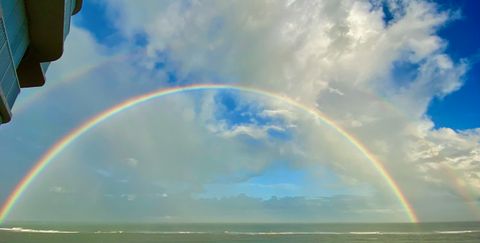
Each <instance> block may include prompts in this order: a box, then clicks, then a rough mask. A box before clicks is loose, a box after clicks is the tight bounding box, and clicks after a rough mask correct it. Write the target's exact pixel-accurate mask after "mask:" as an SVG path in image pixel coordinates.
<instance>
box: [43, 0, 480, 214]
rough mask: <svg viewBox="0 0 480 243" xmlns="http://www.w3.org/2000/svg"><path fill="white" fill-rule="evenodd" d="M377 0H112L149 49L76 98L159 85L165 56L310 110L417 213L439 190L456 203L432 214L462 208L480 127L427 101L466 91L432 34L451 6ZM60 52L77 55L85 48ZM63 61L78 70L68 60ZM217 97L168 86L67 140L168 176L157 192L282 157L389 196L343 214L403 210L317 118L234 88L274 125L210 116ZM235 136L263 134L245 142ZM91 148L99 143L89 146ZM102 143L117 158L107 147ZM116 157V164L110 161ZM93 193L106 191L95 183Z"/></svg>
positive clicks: (123, 22)
mask: <svg viewBox="0 0 480 243" xmlns="http://www.w3.org/2000/svg"><path fill="white" fill-rule="evenodd" d="M379 3H380V2H377V1H350V0H342V1H337V0H332V1H290V2H288V3H287V2H281V1H228V2H226V1H216V2H202V1H192V2H186V1H117V0H115V1H112V0H111V1H107V2H106V4H107V6H108V7H109V11H110V12H109V14H110V16H111V17H112V20H113V21H112V23H114V24H116V25H117V27H118V30H119V31H120V32H121V33H122V34H123V35H124V36H125V37H126V38H127V39H128V38H130V39H133V38H134V36H135V35H136V34H138V33H142V34H145V35H146V37H147V40H148V44H147V46H146V47H145V50H143V51H144V54H145V56H142V55H138V56H135V58H136V59H135V63H125V64H118V66H115V67H110V68H111V69H112V72H111V73H107V72H105V73H102V76H101V77H102V80H104V81H103V82H98V80H97V82H90V83H88V82H86V84H85V88H84V89H83V90H81V91H77V92H81V93H82V94H83V97H82V98H84V97H87V94H88V97H96V98H95V99H93V98H92V99H93V100H88V101H83V100H82V102H84V103H83V104H84V105H85V106H88V105H89V104H95V103H99V102H98V100H101V101H102V102H111V103H115V102H114V101H115V99H114V98H111V97H110V98H108V97H105V96H102V94H105V93H109V94H112V95H111V96H112V97H113V96H114V97H116V98H118V97H124V96H121V95H118V93H115V92H119V91H118V90H125V89H127V90H128V91H131V90H134V91H136V94H137V93H142V92H141V91H142V90H143V91H146V90H151V87H158V84H159V83H160V86H161V85H164V83H165V82H164V81H165V80H164V79H161V78H160V79H158V77H160V76H154V75H151V74H150V73H149V72H148V70H149V68H151V67H152V66H154V64H155V62H166V67H165V68H166V69H167V71H172V72H175V74H176V75H177V76H178V79H179V80H182V81H181V82H221V83H231V84H241V85H249V86H253V87H257V88H261V89H265V90H268V91H272V92H276V93H279V94H282V95H286V96H288V97H291V98H293V99H295V100H298V101H300V102H302V103H305V104H306V105H308V106H311V107H317V108H318V109H319V110H321V111H322V112H324V113H325V114H326V115H328V116H329V117H330V118H331V119H333V120H334V121H335V122H336V123H337V124H339V125H340V126H342V127H343V128H345V129H346V130H347V131H349V132H350V133H351V134H352V135H353V136H355V137H356V138H358V140H359V141H361V142H362V143H363V144H364V145H365V146H366V147H367V148H368V149H369V150H370V151H371V152H372V153H374V154H375V155H376V156H377V157H378V158H379V159H380V160H381V161H382V162H383V163H384V165H385V167H386V168H387V169H388V170H389V171H390V172H391V173H392V176H393V177H394V178H395V179H396V180H397V181H398V184H399V185H400V186H401V187H402V189H403V190H404V192H405V193H406V195H407V197H408V198H409V199H411V201H412V202H413V204H414V206H416V207H417V209H418V211H421V210H426V211H428V210H429V208H428V202H429V201H431V200H432V199H435V200H437V199H438V198H442V199H445V198H447V199H449V200H450V199H451V201H449V200H444V201H443V202H444V203H442V204H441V205H439V206H438V208H437V209H438V210H439V211H446V210H445V209H448V206H449V205H460V204H461V203H462V200H464V199H462V198H460V197H463V196H464V195H460V194H461V193H458V195H455V196H453V197H451V194H452V193H451V191H462V190H463V191H469V193H470V194H471V200H474V199H475V198H476V197H478V196H479V195H480V189H479V188H480V179H479V178H480V168H479V166H480V165H479V164H480V162H479V154H480V152H479V151H480V149H479V138H480V132H479V130H478V129H477V130H475V129H473V130H468V131H454V130H452V129H448V128H442V129H436V128H434V124H433V122H432V121H430V119H429V118H428V117H426V115H425V113H426V110H427V108H428V105H429V103H430V101H431V100H432V99H434V98H436V97H439V98H441V97H444V96H446V95H448V94H450V93H452V92H454V91H456V90H457V89H459V87H461V85H462V76H463V75H464V73H465V72H466V70H467V63H464V62H460V63H456V62H454V61H452V59H451V58H450V57H449V56H448V55H446V54H445V52H444V51H445V47H446V44H447V43H446V42H445V41H444V40H442V39H441V38H440V37H439V36H438V35H437V34H436V31H437V30H438V29H439V28H441V27H442V26H443V25H445V24H446V23H447V22H448V21H449V19H451V18H452V15H451V13H448V12H440V11H439V10H438V7H437V6H436V5H435V4H433V3H431V2H428V1H420V0H412V1H393V0H392V1H388V5H389V6H390V8H391V11H392V13H393V15H394V19H393V20H391V21H390V22H389V23H385V22H384V20H383V17H384V13H383V11H382V8H381V7H380V5H379ZM372 4H373V5H372ZM72 33H73V35H72V37H70V38H72V39H73V36H77V37H76V38H78V39H85V40H88V42H92V43H90V44H89V45H87V46H86V47H85V49H87V50H99V49H98V48H99V46H98V45H97V44H98V43H94V40H93V39H92V38H91V36H89V35H88V33H85V31H82V30H75V29H74V30H73V32H72ZM75 33H77V34H75ZM68 48H69V50H70V49H72V50H73V49H75V50H77V51H75V52H78V51H80V52H81V49H83V48H73V47H68ZM136 51H137V50H136ZM91 52H93V53H75V54H76V55H77V54H78V56H79V57H80V59H79V60H78V62H81V63H83V62H85V60H84V57H85V58H90V57H96V56H98V53H97V51H91ZM100 53H101V48H100ZM142 54H143V52H142ZM102 60H103V59H102ZM68 63H70V64H69V65H72V66H75V65H74V64H77V61H76V60H70V61H68ZM399 64H408V65H406V66H409V65H410V66H412V70H408V71H409V72H412V73H413V75H411V77H410V78H409V79H407V80H399V79H398V77H396V76H395V75H394V74H395V68H397V66H398V65H399ZM65 65H67V64H65ZM61 67H62V66H58V69H59V70H60V69H63V68H61ZM65 70H71V69H68V68H65ZM116 70H122V72H121V73H122V74H118V72H117V71H116ZM51 71H52V74H51V75H52V76H55V75H57V74H55V75H54V73H55V71H54V69H53V68H52V70H51ZM58 72H59V73H61V72H60V71H58ZM152 72H153V71H152ZM155 75H156V74H155ZM58 76H61V75H60V74H58ZM92 76H94V75H92ZM192 77H193V78H194V80H191V79H193V78H192ZM154 78H157V79H155V80H153V79H154ZM105 80H108V81H109V82H107V81H105ZM99 83H100V84H99ZM112 83H113V84H112ZM154 83H155V84H156V85H157V86H155V85H154ZM149 85H151V86H149ZM135 87H140V88H135ZM90 92H92V93H93V94H91V93H90ZM114 94H115V95H114ZM122 94H123V93H122ZM215 94H216V93H215V92H211V93H205V94H203V95H202V96H201V97H200V98H199V97H197V98H192V97H189V96H187V95H185V96H183V95H177V96H175V98H163V99H162V101H161V102H158V103H155V102H152V103H154V104H155V105H156V106H154V105H153V104H150V105H145V106H142V107H138V108H137V109H135V110H134V111H127V112H125V113H122V114H120V115H119V117H122V119H120V118H116V119H112V120H111V121H109V122H108V126H107V125H104V126H99V127H98V128H97V129H98V130H96V131H95V132H96V133H94V134H90V135H88V136H86V137H85V138H83V139H84V141H86V140H89V141H91V143H90V144H91V145H88V144H77V145H76V147H75V148H71V149H72V150H78V151H88V150H89V149H93V148H95V149H97V150H95V151H97V152H98V151H100V152H98V153H99V154H101V155H96V156H99V157H102V159H104V160H103V161H102V163H104V164H106V165H108V166H109V167H110V168H115V170H117V171H116V172H117V173H119V174H122V173H124V174H129V173H131V171H130V170H129V169H131V168H132V167H135V168H136V171H137V172H136V173H139V174H141V175H142V177H143V179H145V180H155V181H157V182H159V183H158V184H159V185H160V186H159V187H161V186H162V185H163V186H164V187H165V188H161V189H162V190H160V191H161V192H155V193H160V194H158V195H167V193H168V198H169V199H170V198H174V196H175V195H174V193H173V194H172V192H175V191H176V192H178V191H182V192H185V191H188V190H191V191H201V190H202V189H203V188H202V185H204V184H206V183H208V182H210V181H211V180H213V178H215V176H216V175H217V174H229V173H230V174H229V175H231V174H235V172H238V171H247V172H252V173H254V172H260V171H262V170H264V169H266V168H267V167H268V165H269V163H271V162H272V160H273V159H275V158H279V157H282V158H287V159H290V160H291V161H293V164H295V166H298V167H300V168H303V169H306V170H309V169H311V168H312V165H318V164H319V163H321V164H322V165H325V166H326V167H328V168H329V169H332V170H334V171H335V172H336V173H338V175H339V177H340V178H343V183H345V184H348V185H357V184H361V183H367V184H369V185H372V187H374V188H375V189H376V191H375V193H378V195H375V196H376V197H377V198H376V199H378V200H379V201H381V202H382V203H384V204H385V205H374V206H372V207H368V206H364V208H363V209H362V208H360V207H359V208H348V206H345V207H346V208H344V210H345V211H349V212H357V213H361V212H377V213H379V214H387V215H390V214H391V213H392V212H394V213H396V214H397V216H398V215H401V214H402V212H401V211H399V210H398V209H396V208H395V206H392V205H393V204H395V203H392V200H391V199H390V198H391V197H392V194H391V188H389V187H388V186H387V185H385V183H384V182H383V179H382V178H381V177H380V176H379V174H378V171H375V170H374V169H373V167H372V165H371V163H370V162H369V161H367V160H366V158H365V157H364V156H363V155H362V154H361V153H360V152H359V151H358V149H357V148H355V147H354V146H353V145H352V144H351V143H350V142H349V141H347V140H346V139H345V138H342V137H341V136H339V135H338V133H337V132H335V131H334V130H333V129H331V128H330V127H327V126H325V124H324V123H322V122H321V120H319V119H312V117H311V116H310V115H308V114H305V113H302V112H301V111H299V110H298V109H295V108H293V107H290V106H288V105H285V104H284V103H283V102H282V101H277V100H268V101H266V100H264V99H258V98H253V99H252V97H250V96H244V95H241V99H242V100H243V101H244V102H250V103H252V102H253V103H254V102H257V103H261V102H263V103H265V107H263V108H264V109H260V110H259V111H255V112H257V113H258V114H257V115H258V116H262V117H264V118H272V119H280V120H282V122H283V123H282V124H280V125H279V124H277V123H274V122H272V123H266V124H258V123H255V122H252V123H247V124H240V125H236V126H229V125H227V124H226V123H225V121H221V120H220V121H219V120H218V119H217V118H216V117H215V114H216V113H217V112H219V111H218V109H219V107H218V106H217V105H218V104H216V103H215V100H214V99H213V97H214V96H215ZM96 99H98V100H96ZM109 99H112V100H114V101H111V100H109ZM108 104H110V103H108ZM132 117H134V118H132ZM269 129H276V130H277V131H284V130H286V129H291V130H292V131H290V132H292V134H293V137H292V140H291V141H281V142H271V143H269V142H265V141H268V138H269V135H268V131H269ZM118 131H122V132H121V133H119V132H118ZM242 136H247V137H250V138H254V139H256V140H261V141H262V142H265V143H262V144H261V145H259V146H258V147H255V146H257V144H255V145H254V146H251V145H248V144H246V143H245V141H242V140H241V137H242ZM138 141H141V142H138ZM97 144H101V145H103V146H105V147H95V146H96V145H97ZM89 146H90V147H89ZM101 149H105V151H115V154H108V153H106V152H103V153H105V154H103V153H102V152H101V151H102V150H101ZM83 156H86V155H82V154H75V156H74V159H76V161H87V160H86V158H85V157H83ZM89 156H90V155H89ZM125 158H128V159H127V160H126V164H125V163H123V165H118V164H116V163H115V162H112V161H125ZM138 161H142V163H141V165H142V166H139V163H138ZM227 162H228V163H227ZM124 165H126V166H124ZM122 166H123V167H122ZM312 173H315V172H312ZM451 173H453V174H454V175H453V176H452V175H451ZM233 177H234V176H232V180H233V179H236V178H233ZM246 177H248V175H247V176H246ZM450 177H453V178H455V179H450ZM241 179H245V178H241ZM241 179H240V180H241ZM130 182H132V181H131V180H130ZM178 182H183V183H178ZM128 184H132V183H128ZM142 185H143V184H142ZM189 187H190V188H189ZM166 188H168V189H169V190H170V191H169V190H166ZM186 188H189V189H186ZM102 190H107V189H105V188H98V191H102ZM165 191H166V192H165ZM101 195H103V194H101ZM119 195H122V192H121V193H120V194H119ZM124 195H126V196H125V198H127V199H128V198H131V199H132V200H134V199H138V198H139V197H140V196H138V197H128V196H127V195H133V194H132V193H129V192H128V193H124ZM162 197H163V196H162ZM342 200H343V199H338V200H337V201H335V202H333V203H336V202H339V201H340V202H342ZM227 201H228V200H227ZM245 201H246V202H248V203H252V204H255V205H257V204H258V202H255V203H254V202H252V201H251V200H250V201H249V200H245ZM292 201H295V200H292ZM299 201H301V200H299ZM393 201H394V200H393ZM297 202H298V201H297ZM302 203H303V202H302ZM302 203H300V204H302ZM249 205H250V204H249ZM302 205H303V204H302ZM362 205H363V204H362ZM362 207H363V206H362ZM385 207H389V208H388V209H385ZM455 207H456V206H455ZM169 215H170V214H169ZM433 215H434V214H433V213H430V214H426V217H431V218H434V216H433ZM461 215H462V216H458V217H463V216H465V215H468V213H465V212H463V211H462V212H461Z"/></svg>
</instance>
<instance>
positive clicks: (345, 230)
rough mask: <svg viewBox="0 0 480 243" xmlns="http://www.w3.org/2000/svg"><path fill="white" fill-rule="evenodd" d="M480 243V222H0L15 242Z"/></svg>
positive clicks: (2, 241) (5, 238) (3, 238)
mask: <svg viewBox="0 0 480 243" xmlns="http://www.w3.org/2000/svg"><path fill="white" fill-rule="evenodd" d="M225 241H229V242H389V243H394V242H480V222H465V223H422V224H129V225H47V224H43V225H42V224H22V225H20V224H16V225H14V224H8V225H0V243H15V242H29V243H30V242H45V243H46V242H48V243H56V242H72V243H76V242H88V243H91V242H93V243H95V242H103V243H110V242H112V243H113V242H115V243H122V242H139V243H143V242H225Z"/></svg>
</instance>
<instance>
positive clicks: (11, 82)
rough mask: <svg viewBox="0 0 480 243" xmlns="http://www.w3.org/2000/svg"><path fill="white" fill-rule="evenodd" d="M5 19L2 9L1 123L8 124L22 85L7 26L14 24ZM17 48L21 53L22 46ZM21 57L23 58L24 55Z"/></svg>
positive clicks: (0, 24) (0, 33) (0, 50)
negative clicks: (17, 73) (19, 81)
mask: <svg viewBox="0 0 480 243" xmlns="http://www.w3.org/2000/svg"><path fill="white" fill-rule="evenodd" d="M3 2H5V1H3V0H2V2H1V4H2V8H3ZM7 2H8V1H7ZM9 3H14V1H10V2H9ZM6 6H7V7H8V8H10V9H14V8H13V7H14V6H12V5H8V4H7V5H6ZM4 17H5V15H4V11H3V9H0V123H3V122H8V121H9V120H10V117H11V113H10V110H11V109H12V106H13V103H14V102H15V99H16V98H17V96H18V93H19V92H20V84H19V83H18V79H17V75H16V71H15V69H16V66H15V62H14V58H13V55H12V51H11V50H12V49H11V46H10V41H9V33H8V32H7V31H6V24H7V23H12V21H11V20H10V21H9V20H7V19H6V18H4ZM17 30H20V31H21V28H17ZM10 35H11V36H13V37H14V38H15V37H16V35H15V34H13V32H10ZM15 47H16V49H15V50H17V52H20V50H21V45H20V44H17V45H15ZM17 54H19V53H17ZM21 55H22V56H23V53H22V54H21ZM20 59H21V57H20ZM19 62H20V60H19Z"/></svg>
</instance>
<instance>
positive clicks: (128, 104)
mask: <svg viewBox="0 0 480 243" xmlns="http://www.w3.org/2000/svg"><path fill="white" fill-rule="evenodd" d="M199 90H237V91H244V92H247V93H253V94H258V95H262V96H266V97H271V98H275V99H280V100H282V101H284V102H286V103H288V104H290V105H292V106H294V107H297V108H300V109H302V110H304V111H306V112H308V113H310V114H312V115H313V116H315V117H317V118H319V119H320V120H322V121H323V122H324V123H325V124H326V125H328V126H330V127H331V128H332V129H334V130H335V131H336V132H338V133H339V134H340V135H341V136H343V137H344V138H345V139H347V140H348V141H349V142H350V143H351V144H352V145H353V146H355V147H356V148H357V149H358V150H359V151H360V152H361V153H362V154H363V156H365V157H366V158H367V159H368V160H369V161H370V162H371V164H372V166H373V167H374V168H375V169H376V170H377V171H378V173H379V174H380V175H381V177H382V178H383V179H384V181H385V182H386V183H387V185H388V186H389V187H390V188H391V191H392V193H393V194H394V195H395V197H396V198H397V199H398V201H399V203H400V204H401V205H402V207H403V209H404V210H405V212H406V215H407V217H408V220H409V221H410V222H412V223H417V222H418V218H417V215H416V214H415V211H414V209H413V207H412V205H411V204H410V202H409V201H408V200H407V198H406V196H405V195H404V193H403V192H402V190H401V188H400V187H399V185H398V184H397V183H396V182H395V180H394V179H393V177H392V175H391V174H390V173H389V172H388V171H387V170H386V168H385V167H384V165H383V164H382V163H381V161H380V160H379V159H378V158H377V157H376V156H375V155H374V154H373V153H372V152H371V151H369V150H368V149H367V147H366V146H365V145H363V144H362V143H361V142H360V141H359V140H358V139H357V138H355V137H354V136H353V135H352V134H350V133H348V132H347V131H346V130H344V129H343V128H342V127H340V126H339V125H337V124H336V123H335V122H334V121H333V120H332V119H330V118H329V117H328V116H326V115H325V114H323V113H322V112H321V111H319V110H317V109H316V108H313V107H310V106H307V105H305V104H302V103H299V102H298V101H296V100H293V99H292V98H289V97H287V96H283V95H279V94H276V93H272V92H268V91H264V90H260V89H254V88H249V87H243V86H233V85H220V84H196V85H188V86H180V87H172V88H165V89H160V90H156V91H153V92H149V93H146V94H142V95H139V96H136V97H133V98H130V99H127V100H125V101H123V102H121V103H119V104H117V105H115V106H113V107H111V108H108V109H106V110H104V111H102V112H100V113H99V114H97V115H95V116H93V117H91V118H90V119H88V120H86V121H85V122H83V123H82V124H81V125H80V126H78V127H76V128H75V129H73V130H71V131H70V132H69V133H68V134H66V135H65V136H64V137H62V138H61V139H60V140H58V141H57V142H56V143H55V144H54V145H53V146H52V147H50V148H49V149H48V150H47V152H45V153H44V154H43V155H42V156H41V157H40V159H39V160H38V161H37V162H36V163H35V165H34V166H33V167H32V168H31V169H30V171H29V172H28V173H27V174H26V175H25V176H24V177H23V178H22V180H21V181H20V182H19V183H18V184H17V185H16V186H15V188H14V190H13V191H12V193H11V194H10V195H9V196H8V198H7V200H6V201H5V203H4V204H3V206H2V207H1V208H0V223H3V222H4V221H5V220H6V219H7V217H8V215H9V213H10V212H11V211H12V209H13V208H14V206H15V204H16V203H17V202H18V200H19V199H20V198H21V196H22V195H23V194H24V193H25V191H26V190H27V189H28V187H29V185H30V184H31V183H32V182H33V181H34V180H35V178H37V177H38V175H39V174H40V173H41V172H42V171H43V170H45V168H46V167H47V166H48V165H49V164H50V163H51V162H52V161H53V159H54V158H55V157H56V156H57V155H59V154H60V153H61V152H62V151H63V150H64V149H65V148H67V147H68V146H69V145H70V144H72V143H73V142H75V141H76V140H77V139H78V138H80V137H81V136H82V135H83V134H85V133H86V132H88V131H89V130H91V129H92V128H94V127H96V126H98V125H99V124H101V123H103V122H105V121H106V120H108V119H109V118H111V117H113V116H115V115H116V114H118V113H120V112H122V111H125V110H128V109H130V108H133V107H135V106H136V105H139V104H142V103H144V102H147V101H150V100H153V99H156V98H160V97H163V96H166V95H171V94H176V93H182V92H189V91H199Z"/></svg>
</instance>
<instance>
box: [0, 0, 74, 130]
mask: <svg viewBox="0 0 480 243" xmlns="http://www.w3.org/2000/svg"><path fill="white" fill-rule="evenodd" d="M81 7H82V0H48V1H45V0H0V124H1V123H6V122H9V121H10V120H11V117H12V114H11V109H12V106H13V103H14V102H15V99H16V98H17V96H18V94H19V92H20V89H21V88H27V87H38V86H42V85H43V84H44V83H45V72H46V71H47V68H48V65H49V63H50V62H51V61H54V60H57V59H59V58H60V57H61V56H62V53H63V42H64V40H65V37H66V36H67V34H68V32H69V29H70V18H71V16H72V15H74V14H76V13H77V12H78V11H80V9H81Z"/></svg>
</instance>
